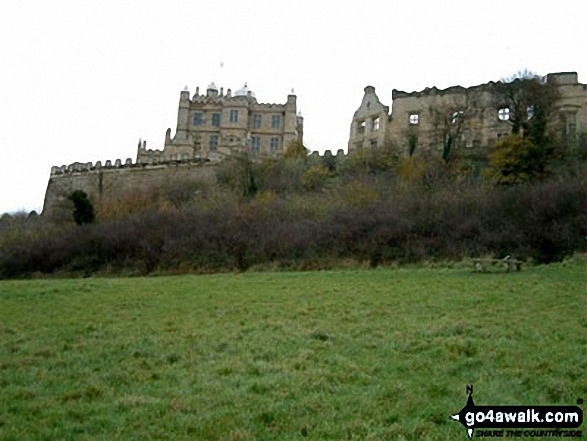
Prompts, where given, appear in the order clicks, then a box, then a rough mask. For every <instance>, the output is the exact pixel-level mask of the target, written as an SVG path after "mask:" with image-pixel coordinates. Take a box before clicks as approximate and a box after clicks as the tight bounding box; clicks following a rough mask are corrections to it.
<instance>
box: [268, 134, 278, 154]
mask: <svg viewBox="0 0 587 441" xmlns="http://www.w3.org/2000/svg"><path fill="white" fill-rule="evenodd" d="M269 148H270V149H271V153H275V152H277V150H279V138H278V137H276V136H274V137H272V138H271V140H270V141H269Z"/></svg>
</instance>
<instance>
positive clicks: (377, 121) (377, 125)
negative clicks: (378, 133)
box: [373, 118, 379, 130]
mask: <svg viewBox="0 0 587 441" xmlns="http://www.w3.org/2000/svg"><path fill="white" fill-rule="evenodd" d="M373 130H379V118H377V119H374V120H373Z"/></svg>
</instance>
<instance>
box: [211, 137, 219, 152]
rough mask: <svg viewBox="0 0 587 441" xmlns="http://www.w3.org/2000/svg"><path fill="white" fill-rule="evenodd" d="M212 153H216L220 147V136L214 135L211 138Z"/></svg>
mask: <svg viewBox="0 0 587 441" xmlns="http://www.w3.org/2000/svg"><path fill="white" fill-rule="evenodd" d="M209 147H210V151H211V152H215V151H216V147H218V135H212V136H210V144H209Z"/></svg>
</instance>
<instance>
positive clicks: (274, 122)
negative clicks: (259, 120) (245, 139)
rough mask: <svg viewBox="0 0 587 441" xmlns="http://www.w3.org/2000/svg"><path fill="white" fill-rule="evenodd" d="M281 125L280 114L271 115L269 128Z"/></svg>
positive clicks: (277, 127)
mask: <svg viewBox="0 0 587 441" xmlns="http://www.w3.org/2000/svg"><path fill="white" fill-rule="evenodd" d="M280 127H281V116H280V115H273V116H272V117H271V128H272V129H279V128H280Z"/></svg>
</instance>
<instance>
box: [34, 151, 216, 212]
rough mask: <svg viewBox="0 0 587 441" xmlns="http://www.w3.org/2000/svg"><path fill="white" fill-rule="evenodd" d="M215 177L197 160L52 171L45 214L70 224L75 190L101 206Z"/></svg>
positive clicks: (212, 170)
mask: <svg viewBox="0 0 587 441" xmlns="http://www.w3.org/2000/svg"><path fill="white" fill-rule="evenodd" d="M214 177H215V166H213V165H211V164H209V163H207V162H202V161H194V160H190V161H187V160H183V161H181V160H176V161H167V162H162V163H160V164H133V163H132V161H131V160H130V159H127V160H126V162H125V163H124V164H123V163H122V161H120V160H116V161H115V163H114V164H112V163H111V162H110V161H107V162H106V164H105V165H104V166H102V164H101V163H100V162H97V163H96V164H92V163H85V164H82V163H73V164H71V165H69V166H61V167H52V169H51V177H50V178H49V183H48V185H47V191H46V193H45V201H44V205H43V213H42V214H43V216H44V217H46V218H48V219H51V220H55V221H70V220H71V219H72V217H71V213H72V204H71V202H70V201H69V199H68V197H69V195H70V194H71V193H72V192H73V191H75V190H82V191H84V192H85V193H87V194H88V196H89V197H90V200H91V201H92V202H94V203H97V202H98V201H99V200H101V199H106V200H110V199H116V198H121V197H124V196H125V195H132V194H133V192H135V191H136V190H141V189H155V188H157V187H162V186H165V185H168V184H170V183H172V182H174V181H176V180H177V181H182V182H186V181H200V182H201V181H204V182H207V181H208V182H210V183H211V182H212V181H213V180H214Z"/></svg>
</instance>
